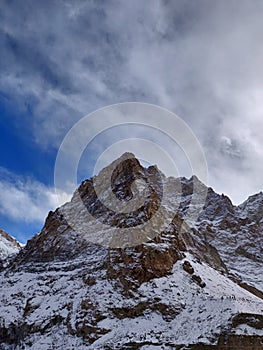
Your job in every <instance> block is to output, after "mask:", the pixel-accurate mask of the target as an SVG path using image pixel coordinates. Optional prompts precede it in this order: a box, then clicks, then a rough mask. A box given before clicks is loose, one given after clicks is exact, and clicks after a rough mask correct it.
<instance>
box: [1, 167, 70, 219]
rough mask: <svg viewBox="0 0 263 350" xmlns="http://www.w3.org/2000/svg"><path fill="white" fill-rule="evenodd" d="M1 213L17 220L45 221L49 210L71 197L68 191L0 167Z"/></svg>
mask: <svg viewBox="0 0 263 350" xmlns="http://www.w3.org/2000/svg"><path fill="white" fill-rule="evenodd" d="M0 175H1V180H0V193H1V201H0V214H1V215H2V216H4V217H7V218H9V219H12V220H13V221H15V222H25V223H43V222H44V220H45V218H46V216H47V214H48V212H49V211H50V210H54V209H55V208H56V207H58V206H59V205H61V204H63V203H65V202H66V201H68V200H69V199H70V196H69V195H68V194H66V193H56V192H55V191H54V189H53V188H51V187H47V186H45V185H44V184H42V183H40V182H38V181H35V180H33V179H29V178H23V177H18V176H17V175H14V174H12V173H11V172H9V171H7V170H6V169H3V168H0Z"/></svg>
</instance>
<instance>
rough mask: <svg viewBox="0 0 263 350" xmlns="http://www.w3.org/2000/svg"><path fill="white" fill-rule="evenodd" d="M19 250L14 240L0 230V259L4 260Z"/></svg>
mask: <svg viewBox="0 0 263 350" xmlns="http://www.w3.org/2000/svg"><path fill="white" fill-rule="evenodd" d="M20 249H21V246H20V244H19V243H18V242H17V241H16V240H15V238H13V237H11V236H10V235H8V234H7V233H6V232H5V231H3V230H2V229H0V259H1V260H4V259H6V258H7V257H8V256H10V255H13V254H17V253H18V252H19V250H20Z"/></svg>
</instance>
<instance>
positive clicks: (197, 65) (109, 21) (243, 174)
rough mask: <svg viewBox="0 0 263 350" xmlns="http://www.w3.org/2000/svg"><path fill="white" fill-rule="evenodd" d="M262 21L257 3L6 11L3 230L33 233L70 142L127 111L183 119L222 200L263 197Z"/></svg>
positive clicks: (4, 7)
mask: <svg viewBox="0 0 263 350" xmlns="http://www.w3.org/2000/svg"><path fill="white" fill-rule="evenodd" d="M262 15H263V3H262V1H261V0H251V1H245V0H241V1H234V0H215V1H209V0H196V1H185V0H173V1H169V0H163V1H162V0H160V1H159V0H152V1H151V2H148V1H139V0H138V1H137V0H134V1H124V0H122V1H119V0H116V1H102V0H98V1H74V2H73V1H38V2H36V1H33V0H31V1H29V0H24V1H9V0H7V1H2V3H1V9H0V50H1V51H0V52H1V59H0V74H1V81H0V126H1V138H0V143H1V156H0V167H1V168H0V176H1V177H0V190H1V191H0V193H1V197H0V227H1V228H3V229H4V230H6V231H7V232H9V233H10V234H12V235H14V236H15V237H17V238H18V239H19V240H20V241H23V242H25V240H26V239H27V238H29V237H30V236H32V235H33V234H34V233H36V232H38V231H39V230H40V229H41V227H42V226H43V223H44V219H45V217H46V215H47V213H48V211H49V210H52V209H54V208H55V207H56V205H57V202H56V200H55V198H54V183H53V182H54V179H53V174H54V164H55V159H56V154H57V151H58V148H59V145H60V144H61V142H62V140H63V138H64V137H65V135H66V133H67V132H68V131H69V130H70V128H71V127H72V126H73V125H74V123H76V122H77V121H78V120H80V119H81V118H82V117H83V116H85V115H87V114H89V113H91V112H92V111H94V110H96V109H98V108H102V107H104V106H107V105H109V104H113V103H119V102H126V101H139V102H147V103H153V104H156V105H160V106H162V107H165V108H167V109H169V110H171V111H173V112H175V113H176V114H178V115H179V116H180V117H181V118H182V119H183V120H184V121H185V122H186V123H187V124H188V125H189V126H190V127H191V129H192V130H193V132H194V133H195V134H196V136H197V138H198V139H199V141H200V143H201V145H202V147H203V149H204V152H205V154H206V158H207V162H208V167H209V185H211V186H213V187H214V188H215V190H217V191H218V192H224V193H225V194H227V195H229V196H230V198H231V199H232V200H233V201H234V202H235V203H240V202H242V201H244V200H245V199H246V198H247V196H248V195H249V194H253V193H255V192H259V191H260V190H262V187H263V185H262V176H261V174H262V171H263V145H262V143H263V142H262V132H263V118H262V117H263V105H262V101H263V68H262V62H263V45H262V37H263V24H262ZM111 138H112V137H111ZM109 139H110V138H109ZM98 142H99V143H97V144H99V146H100V148H102V149H103V147H106V145H107V144H108V141H107V140H106V139H104V141H102V140H100V141H98ZM94 147H95V148H96V144H95V146H94ZM94 147H93V150H94ZM95 153H96V152H95ZM94 157H95V154H89V155H88V156H87V158H86V160H85V162H89V165H88V167H87V168H88V169H91V168H92V164H93V162H94ZM182 175H183V174H182ZM85 176H87V177H88V176H90V173H89V170H87V174H84V173H82V175H81V176H80V178H82V177H85ZM65 199H66V196H64V195H63V196H62V195H61V198H59V203H60V204H61V203H63V201H65Z"/></svg>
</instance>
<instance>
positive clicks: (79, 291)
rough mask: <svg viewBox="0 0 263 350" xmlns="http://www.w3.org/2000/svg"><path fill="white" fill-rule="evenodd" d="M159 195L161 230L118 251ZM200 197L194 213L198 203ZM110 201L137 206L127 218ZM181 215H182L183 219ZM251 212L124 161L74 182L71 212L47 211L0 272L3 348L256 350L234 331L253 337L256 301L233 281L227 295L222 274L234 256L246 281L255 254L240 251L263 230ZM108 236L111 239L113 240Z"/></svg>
mask: <svg viewBox="0 0 263 350" xmlns="http://www.w3.org/2000/svg"><path fill="white" fill-rule="evenodd" d="M108 179H110V181H109V183H108V187H106V188H105V187H104V186H103V185H104V183H106V182H107V181H108ZM165 186H166V188H168V190H169V191H168V193H169V197H168V201H167V203H166V205H167V206H168V211H170V212H172V213H173V216H172V220H171V221H168V224H167V226H166V227H165V228H164V229H162V230H159V231H158V225H156V226H154V228H153V229H152V231H151V232H148V233H147V234H148V236H147V237H146V236H143V239H142V240H140V241H138V243H137V244H134V245H128V244H127V245H126V241H125V237H124V238H123V237H121V234H122V233H125V232H127V230H129V229H133V228H137V227H141V226H140V225H143V224H144V223H147V222H148V221H149V220H151V219H152V218H153V217H154V216H155V215H156V213H157V212H158V210H159V209H160V207H161V206H162V199H163V194H164V187H165ZM194 186H197V187H198V188H199V191H197V193H193V192H194ZM206 192H207V197H206V200H205V203H204V208H203V210H202V211H200V203H201V200H199V199H200V198H199V197H198V196H199V195H200V196H202V195H203V194H204V193H206ZM112 196H113V197H116V198H117V199H118V201H119V202H118V203H120V208H121V206H122V204H123V203H125V204H127V203H128V204H129V203H132V201H133V199H134V198H138V202H137V204H138V203H139V205H137V206H134V209H133V210H131V211H129V212H121V211H120V210H119V209H120V208H118V210H113V209H114V208H111V207H110V206H109V207H108V206H107V205H104V204H103V203H102V201H101V198H102V197H103V199H104V200H106V203H107V201H108V203H109V204H110V203H111V200H112ZM193 197H195V198H194V200H193ZM256 204H257V208H256V210H255V213H256V214H255V215H254V213H253V208H252V207H253V206H255V205H256ZM191 207H192V208H191ZM131 208H133V206H132V205H131ZM189 208H190V209H192V210H193V211H192V212H193V213H194V215H193V216H187V211H188V209H189ZM201 209H202V208H201ZM85 212H88V214H89V215H87V216H85ZM260 212H261V200H259V199H258V198H257V196H256V198H254V197H253V198H252V199H249V200H248V202H247V203H244V204H243V205H242V206H239V207H235V206H233V205H232V203H231V201H230V200H229V199H228V198H227V197H226V196H220V195H218V194H216V193H215V192H214V191H213V190H212V189H211V188H209V189H207V188H206V186H205V185H204V184H202V183H201V182H200V181H198V180H197V179H196V178H195V177H192V178H191V179H185V178H179V179H173V178H165V176H164V175H163V174H162V173H161V172H160V171H159V170H158V169H157V167H155V166H151V167H149V168H143V167H142V166H141V165H140V163H139V162H138V160H137V159H136V158H135V157H134V156H133V155H131V154H126V155H123V156H122V157H121V158H120V159H118V160H116V161H115V162H113V163H112V164H111V165H110V166H109V167H106V168H105V169H103V170H102V171H101V172H100V174H99V176H95V177H93V178H92V179H89V180H85V181H83V182H82V183H81V185H80V186H79V188H78V190H77V191H76V192H75V193H74V195H73V198H72V200H71V202H70V203H67V204H65V205H64V206H62V207H60V208H58V209H57V210H56V211H54V212H50V213H49V215H48V217H47V219H46V222H45V225H44V227H43V229H42V230H41V232H40V233H39V234H38V235H36V236H34V237H33V238H32V239H31V240H29V241H28V243H27V245H26V247H24V248H23V249H22V250H21V251H20V253H19V254H18V255H17V256H16V257H15V258H14V259H13V260H12V261H11V263H10V266H9V267H7V268H5V270H4V271H3V272H2V274H0V279H1V280H0V285H1V288H2V289H1V288H0V296H1V297H0V307H1V315H0V343H1V342H2V343H3V344H4V345H3V349H7V350H11V349H13V348H14V346H17V347H16V349H17V350H19V349H23V348H24V347H25V348H27V347H30V348H31V349H32V350H34V349H39V348H41V346H42V348H43V347H44V348H45V349H49V348H52V349H61V348H78V349H83V350H84V349H87V348H89V349H91V350H92V349H93V350H98V349H99V350H103V349H104V350H107V349H111V350H114V349H116V350H117V349H118V350H120V349H143V350H145V349H147V346H149V347H148V349H155V348H156V347H157V348H158V347H159V348H160V346H162V347H163V348H164V349H171V348H180V347H181V348H183V346H184V345H185V344H188V345H189V349H190V348H192V349H205V348H207V349H208V348H209V347H210V346H211V344H213V346H215V349H232V350H235V349H241V348H242V347H240V346H241V344H242V340H243V344H247V343H246V342H247V341H248V342H249V341H250V344H252V345H253V346H254V348H255V349H256V350H258V349H259V348H260V347H259V346H260V344H261V340H262V337H259V336H255V337H254V338H253V337H252V334H250V335H249V334H245V333H244V332H245V331H244V327H245V329H248V331H251V329H252V332H255V334H257V332H258V331H259V330H260V331H261V328H262V327H261V326H262V325H261V323H262V314H263V304H262V301H261V300H260V299H259V298H257V297H256V296H255V295H258V296H259V297H260V296H261V294H260V291H257V290H256V289H255V288H254V289H253V287H249V286H247V288H246V289H249V290H250V291H251V292H252V293H254V294H255V295H253V294H251V293H250V292H249V291H247V290H245V289H243V288H241V287H240V286H242V283H243V286H244V282H242V281H239V285H240V286H238V285H237V284H236V283H235V282H233V281H232V280H230V279H229V278H228V277H227V276H228V274H229V272H228V270H229V271H230V272H232V273H233V271H235V267H236V266H235V260H237V259H239V257H242V259H243V258H244V259H245V260H244V262H245V263H246V262H247V261H251V264H250V265H249V266H248V268H249V269H251V271H252V270H253V268H255V266H256V265H255V263H258V260H257V258H259V259H260V256H259V257H256V259H255V256H254V255H253V254H254V253H255V251H256V254H257V249H258V248H255V250H253V251H251V250H249V249H248V248H249V247H250V245H251V243H252V242H251V240H249V237H253V239H255V242H257V240H258V239H259V237H260V236H259V235H260V232H262V231H260V229H261V228H262V226H261V225H262V219H260ZM195 213H199V214H198V215H197V216H196V215H195ZM68 214H70V215H71V216H70V218H73V219H72V221H71V220H68V217H69V216H68ZM192 217H196V220H192ZM103 225H104V226H103ZM101 227H104V228H105V229H104V230H99V229H101ZM115 229H120V235H119V236H116V237H115V240H113V239H112V232H114V230H115ZM241 231H242V235H240V232H241ZM137 233H139V230H138V231H137ZM107 234H109V239H108V240H107V239H105V236H106V237H107ZM250 235H251V236H250ZM94 238H95V239H94ZM118 240H120V245H119V246H118V245H117V244H116V241H117V243H118ZM112 243H114V244H112ZM226 247H227V249H226ZM251 254H252V255H253V258H252V255H251ZM242 266H243V265H242ZM242 266H241V270H242ZM236 268H239V266H238V267H236ZM244 271H245V269H244ZM232 277H233V276H232ZM234 277H235V278H233V279H235V281H237V277H236V276H234ZM251 278H252V279H253V276H252V277H251ZM256 282H257V281H256ZM248 287H249V288H248ZM249 313H250V314H251V313H253V317H252V318H251V317H250V315H249ZM231 320H232V321H231ZM230 321H231V322H230ZM244 325H245V326H244ZM246 327H247V328H246ZM258 327H261V328H260V329H259V328H258ZM247 339H248V340H247ZM43 344H44V345H43ZM216 344H217V345H216ZM231 346H232V348H231ZM0 349H2V348H1V345H0Z"/></svg>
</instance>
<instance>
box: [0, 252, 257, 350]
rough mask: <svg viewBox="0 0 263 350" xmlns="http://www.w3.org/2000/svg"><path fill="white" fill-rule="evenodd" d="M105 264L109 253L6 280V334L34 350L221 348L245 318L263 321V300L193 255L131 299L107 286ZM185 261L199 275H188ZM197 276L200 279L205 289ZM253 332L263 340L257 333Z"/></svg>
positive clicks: (129, 294)
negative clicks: (220, 340)
mask: <svg viewBox="0 0 263 350" xmlns="http://www.w3.org/2000/svg"><path fill="white" fill-rule="evenodd" d="M156 249H158V247H156ZM105 259H106V252H104V254H103V252H102V251H101V250H98V251H97V252H96V251H93V254H90V255H89V256H86V257H84V256H82V257H80V258H79V259H75V260H72V261H68V262H67V263H65V262H64V263H63V262H54V263H49V264H43V265H41V266H40V265H39V266H34V268H32V267H29V266H28V267H27V268H26V270H23V271H18V272H12V271H9V272H8V274H5V275H2V276H1V283H0V285H1V294H0V296H1V300H2V303H1V322H0V324H1V332H0V334H6V338H7V339H9V341H10V338H11V340H12V337H13V342H14V343H15V342H16V343H18V344H19V342H21V343H22V344H24V345H25V346H26V348H27V347H28V348H29V347H30V349H32V350H34V349H39V350H40V349H43V350H46V349H51V348H52V349H87V346H88V349H98V350H99V349H126V348H127V349H128V348H133V349H137V348H139V346H144V345H147V344H148V345H149V344H150V345H152V346H155V345H164V344H169V345H170V346H171V347H172V348H175V346H176V345H179V344H196V343H203V344H213V343H217V340H218V337H219V335H220V334H221V333H222V332H225V331H227V332H229V334H231V333H233V334H234V333H235V332H237V330H236V329H235V327H233V326H232V325H231V319H232V318H233V317H234V316H235V315H237V314H239V313H249V314H255V316H254V317H257V316H256V315H263V301H262V300H261V299H259V298H257V297H255V296H253V295H251V294H250V293H249V292H247V291H246V290H244V289H242V288H241V287H239V286H238V285H236V284H235V283H234V282H232V281H231V280H230V279H228V278H227V277H225V276H223V275H221V274H220V273H218V272H216V271H215V270H214V269H212V268H211V267H209V266H208V265H206V264H205V263H200V262H197V260H196V259H195V258H194V257H193V256H192V255H191V254H189V253H186V256H185V258H184V259H182V260H179V261H178V262H177V263H175V265H174V266H173V269H172V271H171V273H170V274H169V275H167V276H163V277H160V278H154V279H151V280H149V281H148V282H144V283H142V284H141V285H140V286H139V287H138V288H131V289H129V290H128V291H126V292H125V291H124V290H123V286H122V285H121V284H120V283H119V281H118V280H111V279H109V278H107V271H106V270H105V268H104V267H103V265H104V263H105ZM185 260H187V261H188V262H189V263H190V264H191V266H192V267H193V269H194V273H193V274H189V273H188V272H186V271H185V270H184V268H183V263H184V261H185ZM193 276H200V278H201V280H202V281H203V282H204V283H205V286H204V284H202V287H201V286H200V285H199V284H200V282H198V281H197V280H196V279H195V278H193ZM250 328H251V327H250ZM248 329H249V326H246V325H243V328H238V333H239V334H241V331H242V330H243V333H242V334H243V335H245V334H246V333H247V330H248ZM249 331H251V332H252V333H253V334H259V333H260V331H259V330H258V329H257V328H253V327H252V329H249ZM7 334H8V337H7ZM0 339H1V338H0ZM1 340H2V341H3V339H1ZM131 344H132V345H133V347H129V345H131ZM2 348H3V349H13V348H12V347H11V346H9V345H7V344H6V345H5V346H4V345H3V347H2ZM20 348H21V349H22V345H21V347H19V345H18V346H17V349H20Z"/></svg>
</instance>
